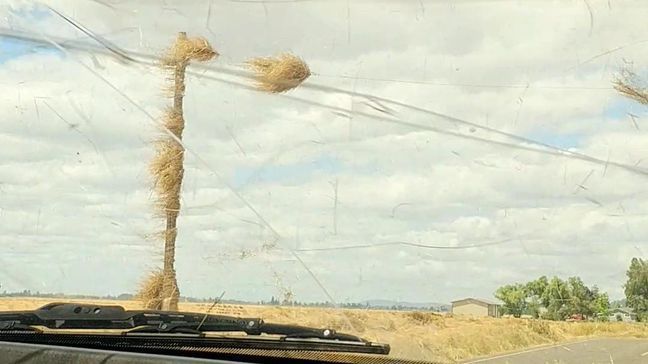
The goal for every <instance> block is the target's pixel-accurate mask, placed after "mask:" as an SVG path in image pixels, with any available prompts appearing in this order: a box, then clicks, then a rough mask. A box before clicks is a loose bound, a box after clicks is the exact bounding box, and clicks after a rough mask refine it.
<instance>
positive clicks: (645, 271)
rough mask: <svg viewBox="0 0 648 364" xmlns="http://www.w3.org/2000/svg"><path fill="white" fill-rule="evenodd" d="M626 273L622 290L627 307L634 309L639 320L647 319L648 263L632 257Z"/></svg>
mask: <svg viewBox="0 0 648 364" xmlns="http://www.w3.org/2000/svg"><path fill="white" fill-rule="evenodd" d="M626 275H627V276H628V280H627V282H626V284H625V285H624V290H625V296H626V301H627V304H628V307H631V308H632V309H633V310H634V311H635V313H636V314H637V318H638V319H639V320H640V321H648V263H646V261H644V260H643V259H641V258H632V261H630V267H629V268H628V271H627V272H626Z"/></svg>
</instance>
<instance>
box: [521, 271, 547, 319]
mask: <svg viewBox="0 0 648 364" xmlns="http://www.w3.org/2000/svg"><path fill="white" fill-rule="evenodd" d="M548 285H549V280H548V279H547V277H546V276H542V277H540V278H538V279H536V280H534V281H531V282H529V283H527V284H526V292H527V310H526V313H527V314H528V315H531V316H533V317H535V318H538V317H540V313H541V311H540V308H541V307H544V305H543V301H542V297H543V296H544V294H545V291H546V290H547V286H548Z"/></svg>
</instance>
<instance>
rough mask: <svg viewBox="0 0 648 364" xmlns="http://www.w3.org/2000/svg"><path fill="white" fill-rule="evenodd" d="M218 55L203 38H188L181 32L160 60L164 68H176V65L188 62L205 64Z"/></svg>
mask: <svg viewBox="0 0 648 364" xmlns="http://www.w3.org/2000/svg"><path fill="white" fill-rule="evenodd" d="M218 56H219V54H218V52H216V51H215V50H214V49H213V48H212V46H211V45H210V44H209V42H208V41H207V39H205V38H203V37H192V38H188V37H187V34H186V33H184V32H181V33H180V35H179V36H178V39H177V40H176V42H175V43H174V44H173V46H171V48H169V49H168V50H167V52H166V54H165V55H164V57H163V59H162V65H163V66H165V67H176V65H178V64H182V63H188V62H189V61H198V62H206V61H209V60H210V59H212V58H214V57H218Z"/></svg>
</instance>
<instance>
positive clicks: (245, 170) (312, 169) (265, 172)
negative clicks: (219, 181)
mask: <svg viewBox="0 0 648 364" xmlns="http://www.w3.org/2000/svg"><path fill="white" fill-rule="evenodd" d="M343 169H344V164H343V163H342V162H341V161H340V160H338V159H337V158H336V157H335V156H334V155H332V154H327V153H324V154H320V155H319V156H317V157H316V158H314V159H313V160H310V161H299V162H297V163H292V164H283V165H268V166H263V167H261V168H258V167H241V168H237V169H236V171H235V172H234V175H233V177H232V185H233V186H234V187H235V188H239V187H241V186H244V185H247V184H248V183H259V182H265V183H286V184H292V183H301V182H303V181H307V180H309V179H310V177H311V176H312V175H314V174H316V173H324V174H336V173H339V172H341V171H342V170H343Z"/></svg>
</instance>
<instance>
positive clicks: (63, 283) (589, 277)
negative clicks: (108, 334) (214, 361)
mask: <svg viewBox="0 0 648 364" xmlns="http://www.w3.org/2000/svg"><path fill="white" fill-rule="evenodd" d="M0 8H1V9H2V13H3V17H2V19H1V20H0V22H1V23H2V24H1V25H0V82H2V86H3V89H4V92H3V93H2V96H1V98H0V100H2V101H1V103H0V105H1V107H2V115H3V120H2V122H0V140H1V141H2V148H1V151H0V163H2V166H1V167H0V220H1V222H0V244H1V247H2V251H3V253H2V255H0V285H1V286H0V292H1V293H2V296H3V297H1V298H0V308H1V309H3V310H7V309H10V310H11V309H31V308H36V307H39V306H41V305H42V304H44V303H47V302H50V301H53V300H55V301H61V300H70V301H72V300H77V301H78V300H81V301H83V300H90V301H93V302H95V301H96V302H109V303H110V302H112V303H116V304H120V305H123V306H124V307H127V308H153V309H174V310H175V309H180V310H197V311H200V312H205V311H206V310H208V309H210V310H211V312H213V313H225V314H231V315H247V316H255V317H263V318H264V319H266V320H268V321H275V322H286V323H296V324H303V325H314V326H317V327H333V328H335V329H337V330H339V331H344V332H349V333H353V334H356V335H360V336H362V337H364V338H367V339H369V340H373V341H378V342H384V343H388V344H390V345H391V347H392V353H391V354H390V355H392V356H397V357H403V358H409V359H423V360H439V361H454V360H463V359H468V358H473V357H478V356H482V355H491V354H495V353H501V352H506V351H509V350H515V349H523V348H526V347H529V346H533V345H538V344H547V343H555V342H561V341H566V340H572V339H575V338H580V337H584V336H586V335H598V334H600V335H603V334H602V332H605V333H607V334H608V335H610V334H612V335H617V334H618V335H620V336H623V335H631V336H646V335H648V329H646V327H645V326H643V325H642V324H637V322H641V321H646V319H647V318H648V283H646V282H648V271H647V270H648V265H647V264H646V263H645V262H644V260H643V258H644V257H646V249H648V248H647V247H646V245H645V241H646V238H647V237H648V230H646V226H647V222H648V220H647V218H646V212H647V211H646V209H645V207H646V204H647V203H648V199H647V198H648V196H647V195H646V193H645V186H646V179H647V178H648V166H646V161H645V158H646V151H647V150H648V149H647V146H648V137H646V136H645V135H646V134H645V130H646V129H647V128H648V127H647V126H646V125H645V122H646V121H647V120H648V119H647V116H648V113H647V110H648V108H647V105H648V96H647V91H646V90H647V87H648V86H647V83H646V81H647V80H648V69H647V68H646V67H647V63H646V61H647V60H648V40H647V38H646V15H647V14H648V7H647V5H646V4H645V3H644V2H641V1H636V2H615V1H594V0H585V1H574V2H541V1H538V2H523V3H520V2H512V1H511V2H508V1H465V2H455V1H400V2H398V1H297V0H294V1H270V0H268V1H253V0H249V1H248V0H237V1H234V0H232V1H215V0H214V1H209V0H205V1H188V2H184V3H180V2H173V1H167V2H164V1H117V0H94V1H83V2H82V1H51V2H43V3H35V2H27V1H9V2H5V3H4V4H2V5H0ZM568 321H569V322H568ZM575 321H577V322H575ZM597 330H598V331H597Z"/></svg>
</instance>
